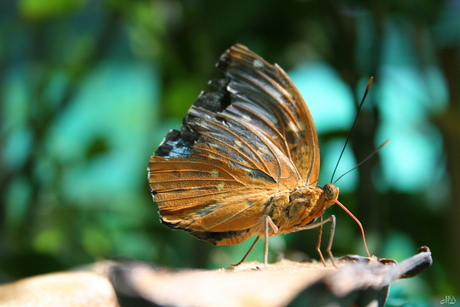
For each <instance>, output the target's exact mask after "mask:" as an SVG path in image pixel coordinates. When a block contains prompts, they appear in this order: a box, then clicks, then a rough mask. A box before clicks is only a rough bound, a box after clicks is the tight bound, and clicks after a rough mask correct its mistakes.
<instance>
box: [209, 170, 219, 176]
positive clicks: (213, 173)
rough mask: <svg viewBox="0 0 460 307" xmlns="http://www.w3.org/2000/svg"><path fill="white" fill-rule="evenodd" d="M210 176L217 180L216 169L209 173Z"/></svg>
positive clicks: (217, 172) (217, 173)
mask: <svg viewBox="0 0 460 307" xmlns="http://www.w3.org/2000/svg"><path fill="white" fill-rule="evenodd" d="M210 174H211V176H212V177H213V178H217V177H219V175H220V173H219V171H218V170H216V169H214V170H212V171H211V172H210Z"/></svg>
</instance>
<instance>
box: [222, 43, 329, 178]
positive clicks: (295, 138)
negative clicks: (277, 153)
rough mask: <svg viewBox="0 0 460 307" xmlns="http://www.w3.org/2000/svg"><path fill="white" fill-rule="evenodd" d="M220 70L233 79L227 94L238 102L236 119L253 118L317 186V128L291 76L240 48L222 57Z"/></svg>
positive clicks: (301, 174) (233, 104) (243, 47)
mask: <svg viewBox="0 0 460 307" xmlns="http://www.w3.org/2000/svg"><path fill="white" fill-rule="evenodd" d="M218 66H219V67H220V68H221V69H223V70H224V71H225V74H226V76H227V78H228V79H230V82H229V84H228V91H229V92H230V93H232V95H233V96H234V97H235V98H236V99H234V101H233V102H232V107H233V108H232V110H234V109H236V110H237V114H236V115H237V116H243V117H244V116H247V117H249V118H252V119H253V120H252V123H253V124H254V125H255V126H258V127H260V128H261V130H262V131H265V132H266V134H267V137H269V138H270V140H272V141H273V143H274V144H275V145H276V146H277V147H278V148H279V149H280V150H282V152H283V153H284V154H285V155H286V156H288V157H289V159H290V160H291V161H292V163H293V164H294V165H295V167H296V169H297V170H298V172H299V176H300V177H301V178H302V180H304V182H305V183H306V184H307V185H316V184H317V180H318V174H319V163H320V157H319V146H318V138H317V133H316V128H315V124H314V122H313V118H312V116H311V114H310V111H309V110H308V107H307V105H306V103H305V101H304V100H303V98H302V96H301V95H300V93H299V91H298V89H297V88H296V86H295V84H294V83H293V82H292V80H291V79H290V78H289V76H288V75H287V74H286V73H285V72H284V70H283V69H282V68H281V67H279V66H278V65H277V64H275V65H271V64H269V63H267V62H266V61H265V60H264V59H262V58H261V57H259V56H257V55H256V54H254V53H253V52H251V51H250V50H249V49H248V48H246V47H245V46H242V45H239V44H238V45H235V46H233V47H232V48H231V49H230V50H228V51H227V52H226V53H225V54H224V55H223V56H222V58H221V61H220V62H219V64H218ZM255 115H257V116H255ZM259 119H261V120H259Z"/></svg>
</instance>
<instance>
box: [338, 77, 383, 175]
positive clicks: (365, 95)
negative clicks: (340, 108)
mask: <svg viewBox="0 0 460 307" xmlns="http://www.w3.org/2000/svg"><path fill="white" fill-rule="evenodd" d="M372 81H374V77H370V78H369V82H367V86H366V90H365V91H364V95H363V98H362V99H361V102H360V104H359V106H358V111H357V112H356V116H355V121H354V122H353V125H352V126H351V129H350V131H349V132H348V135H347V140H346V141H345V144H344V145H343V148H342V152H341V153H340V156H339V159H338V160H337V164H336V165H335V168H334V172H332V176H331V183H332V181H333V180H334V176H335V172H336V171H337V167H338V166H339V163H340V160H342V156H343V153H344V151H345V148H347V145H348V141H350V136H351V133H352V132H353V130H354V129H355V126H356V122H357V121H358V116H359V112H360V111H361V107H362V106H363V104H364V100H366V97H367V94H368V93H369V89H370V88H371V85H372ZM342 176H343V175H342Z"/></svg>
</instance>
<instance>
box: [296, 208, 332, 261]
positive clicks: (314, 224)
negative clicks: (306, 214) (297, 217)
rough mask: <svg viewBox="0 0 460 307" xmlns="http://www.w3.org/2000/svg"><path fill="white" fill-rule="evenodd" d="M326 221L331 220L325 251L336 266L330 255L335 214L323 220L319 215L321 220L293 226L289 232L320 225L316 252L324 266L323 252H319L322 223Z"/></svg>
mask: <svg viewBox="0 0 460 307" xmlns="http://www.w3.org/2000/svg"><path fill="white" fill-rule="evenodd" d="M328 222H331V234H330V236H329V242H328V244H327V248H326V253H327V254H328V255H329V257H330V258H331V262H332V265H333V266H334V267H337V266H336V264H335V261H334V256H333V255H332V242H333V241H334V233H335V224H336V221H335V215H331V216H330V217H328V218H327V219H325V220H323V218H322V217H321V220H320V221H319V222H316V223H313V224H309V225H305V226H298V227H295V228H294V229H293V230H292V231H291V232H295V231H300V230H307V229H313V228H316V227H320V229H319V237H318V243H317V244H316V250H317V251H318V254H319V256H320V258H321V262H322V263H323V264H324V266H326V261H325V260H324V257H323V253H322V252H321V236H322V232H323V225H324V224H326V223H328Z"/></svg>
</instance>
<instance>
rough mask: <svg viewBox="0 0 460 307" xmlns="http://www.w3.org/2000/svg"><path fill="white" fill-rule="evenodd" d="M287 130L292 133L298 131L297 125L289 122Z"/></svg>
mask: <svg viewBox="0 0 460 307" xmlns="http://www.w3.org/2000/svg"><path fill="white" fill-rule="evenodd" d="M289 130H291V131H293V132H297V131H299V129H298V128H297V125H296V124H295V123H294V122H289Z"/></svg>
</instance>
